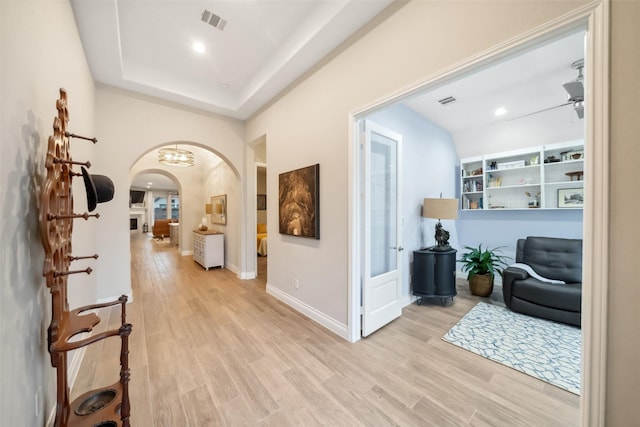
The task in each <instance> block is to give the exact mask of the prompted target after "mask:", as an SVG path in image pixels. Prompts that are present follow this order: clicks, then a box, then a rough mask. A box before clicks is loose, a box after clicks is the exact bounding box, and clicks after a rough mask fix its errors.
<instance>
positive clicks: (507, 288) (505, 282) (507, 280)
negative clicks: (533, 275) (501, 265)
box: [502, 267, 529, 307]
mask: <svg viewBox="0 0 640 427" xmlns="http://www.w3.org/2000/svg"><path fill="white" fill-rule="evenodd" d="M527 277H529V273H527V272H526V271H524V270H522V269H520V268H517V267H507V268H505V269H504V271H503V272H502V295H503V297H504V303H505V304H506V305H507V307H511V290H512V288H513V282H514V280H524V279H526V278H527Z"/></svg>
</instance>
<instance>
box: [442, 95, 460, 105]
mask: <svg viewBox="0 0 640 427" xmlns="http://www.w3.org/2000/svg"><path fill="white" fill-rule="evenodd" d="M456 101H457V99H455V98H454V97H453V96H447V97H446V98H442V99H439V100H438V102H439V103H440V104H441V105H449V104H453V103H454V102H456Z"/></svg>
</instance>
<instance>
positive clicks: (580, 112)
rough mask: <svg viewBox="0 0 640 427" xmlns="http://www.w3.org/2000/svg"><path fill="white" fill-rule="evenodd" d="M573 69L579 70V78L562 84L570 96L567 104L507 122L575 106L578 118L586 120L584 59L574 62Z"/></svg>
mask: <svg viewBox="0 0 640 427" xmlns="http://www.w3.org/2000/svg"><path fill="white" fill-rule="evenodd" d="M571 68H573V69H574V70H578V77H576V78H575V80H572V81H570V82H567V83H563V84H562V87H563V88H564V90H566V91H567V94H568V99H567V102H565V103H563V104H560V105H554V106H553V107H549V108H544V109H542V110H538V111H534V112H532V113H527V114H523V115H522V116H518V117H513V118H510V119H507V120H508V121H511V120H516V119H521V118H523V117H527V116H531V115H534V114H538V113H542V112H544V111H549V110H553V109H556V108H560V107H565V106H567V105H572V106H573V110H574V111H575V112H576V115H577V116H578V118H579V119H582V118H584V85H583V80H584V76H583V74H582V69H583V68H584V59H578V60H577V61H574V62H572V63H571Z"/></svg>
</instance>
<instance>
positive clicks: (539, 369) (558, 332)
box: [442, 302, 582, 395]
mask: <svg viewBox="0 0 640 427" xmlns="http://www.w3.org/2000/svg"><path fill="white" fill-rule="evenodd" d="M442 339H443V340H445V341H447V342H450V343H451V344H454V345H457V346H459V347H462V348H463V349H465V350H468V351H470V352H472V353H476V354H479V355H480V356H483V357H486V358H487V359H490V360H493V361H495V362H498V363H501V364H503V365H506V366H509V367H510V368H513V369H515V370H518V371H520V372H524V373H525V374H527V375H531V376H532V377H535V378H538V379H541V380H542V381H546V382H548V383H550V384H553V385H555V386H557V387H560V388H563V389H565V390H568V391H570V392H571V393H574V394H577V395H579V394H580V369H581V364H582V361H581V349H582V335H581V332H580V328H576V327H574V326H569V325H564V324H562V323H556V322H551V321H548V320H542V319H537V318H535V317H529V316H526V315H524V314H519V313H514V312H512V311H511V310H509V309H507V308H504V307H499V306H496V305H492V304H486V303H482V302H480V303H478V304H477V305H476V306H475V307H473V308H472V309H471V310H470V311H469V312H468V313H467V314H466V315H465V316H464V317H463V318H462V319H460V321H459V322H458V323H457V324H456V325H455V326H454V327H453V328H451V330H450V331H449V332H447V334H446V335H445V336H444V337H442Z"/></svg>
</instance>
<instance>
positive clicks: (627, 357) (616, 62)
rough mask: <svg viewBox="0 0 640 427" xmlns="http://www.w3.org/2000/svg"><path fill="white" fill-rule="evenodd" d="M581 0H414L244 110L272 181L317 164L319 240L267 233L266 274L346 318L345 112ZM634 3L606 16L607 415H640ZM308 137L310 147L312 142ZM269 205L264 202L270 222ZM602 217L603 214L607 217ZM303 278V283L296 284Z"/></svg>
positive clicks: (613, 419)
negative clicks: (256, 110) (277, 94)
mask: <svg viewBox="0 0 640 427" xmlns="http://www.w3.org/2000/svg"><path fill="white" fill-rule="evenodd" d="M584 3H585V2H577V1H576V2H573V1H567V2H562V1H558V2H539V1H517V2H501V1H496V2H488V1H469V2H464V1H457V2H426V1H418V2H412V3H410V4H408V5H407V6H405V7H404V8H402V9H401V10H400V11H398V12H397V13H396V14H395V15H394V16H392V17H391V18H390V19H388V20H387V21H386V22H384V23H382V25H380V26H379V27H377V28H376V29H374V30H373V31H372V32H371V33H369V34H367V35H366V36H365V37H364V38H363V39H361V40H360V41H358V42H356V43H355V44H354V45H352V46H351V47H350V48H348V49H347V50H346V51H345V52H343V53H342V54H341V55H338V56H337V57H336V58H335V59H334V60H333V61H331V62H330V63H328V64H327V65H326V66H324V67H323V68H321V69H320V70H319V71H317V72H316V73H315V74H314V75H312V76H311V77H310V78H308V79H307V80H305V81H304V82H302V83H300V84H299V85H298V86H297V87H295V88H294V89H292V90H291V91H290V92H289V93H288V94H286V95H285V96H283V97H282V98H281V99H280V100H278V101H277V102H275V103H274V104H273V105H271V106H270V107H269V108H268V109H266V110H265V111H263V112H261V113H260V114H258V115H256V116H255V117H253V118H252V119H251V120H249V122H248V125H247V134H248V140H251V139H254V138H256V137H258V136H260V135H262V134H266V136H267V139H268V141H269V144H268V147H267V155H268V158H269V170H268V177H267V179H268V188H269V192H270V193H275V192H276V191H277V175H278V174H279V173H282V172H284V171H286V170H291V169H294V168H298V167H301V166H306V165H308V164H312V163H316V162H318V163H320V165H321V186H320V188H321V197H322V204H321V240H320V241H319V242H307V241H302V240H299V239H298V240H296V239H291V238H286V237H282V236H275V237H276V238H275V239H270V242H269V251H270V256H269V284H270V285H271V286H274V287H276V288H278V289H279V290H280V291H281V292H283V293H286V294H289V295H291V296H292V297H293V298H296V299H298V300H300V301H302V302H304V303H305V304H308V305H310V306H311V307H313V308H314V309H316V310H318V311H320V312H322V313H324V314H325V315H327V316H329V317H331V318H333V319H335V320H336V321H338V322H340V323H342V322H346V314H347V272H348V265H347V262H348V259H347V256H346V250H347V237H346V236H347V231H348V230H347V224H346V221H345V218H346V216H347V203H348V200H347V199H348V194H347V188H346V185H345V183H346V181H347V179H348V176H347V174H346V171H347V169H348V164H347V163H348V147H349V141H348V129H347V116H348V114H349V112H350V111H353V110H355V109H358V108H360V107H362V106H364V105H367V104H368V103H371V102H373V101H374V100H376V99H380V98H381V97H385V96H388V95H389V94H391V93H394V92H395V91H397V90H399V89H401V88H403V87H407V86H408V85H412V84H413V83H414V82H416V81H418V80H421V79H423V78H425V77H426V76H429V75H431V74H432V73H435V72H438V71H440V70H442V69H444V68H446V67H448V66H451V65H453V64H455V63H457V62H458V61H461V60H463V59H465V58H468V57H470V56H472V55H474V54H477V53H479V52H481V51H482V50H484V49H487V48H490V47H492V46H494V45H497V44H499V43H500V42H502V41H504V40H507V39H509V38H512V37H514V36H516V35H518V34H522V33H524V32H526V31H527V30H529V29H532V28H534V27H536V26H538V25H541V24H543V23H545V22H548V21H550V20H552V19H553V18H555V17H558V16H561V15H562V14H564V13H566V12H568V11H570V10H572V9H574V8H578V7H580V6H581V5H583V4H584ZM639 8H640V3H639V2H636V1H614V2H613V17H612V18H613V19H612V24H611V28H612V32H613V34H612V35H613V39H612V59H613V61H612V76H611V81H612V130H611V131H612V137H611V149H612V153H611V154H612V157H611V160H612V166H611V191H612V193H611V203H612V205H611V218H612V221H611V224H610V225H609V227H610V230H611V242H612V249H611V273H610V277H611V282H610V293H609V295H610V304H609V307H610V312H609V345H608V369H609V376H608V383H607V393H608V397H607V411H606V413H607V425H609V426H627V425H634V423H636V422H637V420H638V419H640V405H637V401H638V398H639V392H638V385H639V384H640V369H638V367H637V360H640V344H638V343H640V332H639V328H638V326H639V325H640V321H639V320H640V319H639V316H640V315H639V314H638V313H640V310H638V305H639V304H640V287H639V286H638V278H637V269H636V268H634V263H635V262H636V261H635V254H636V252H637V251H636V250H634V248H635V247H636V246H637V242H638V241H639V240H640V239H639V237H640V236H639V230H640V227H638V226H637V219H636V218H635V217H636V214H635V213H636V212H638V210H639V209H638V208H639V206H638V205H639V204H640V202H639V200H640V199H639V198H637V197H635V196H634V194H635V193H636V192H635V191H634V190H635V187H637V186H636V185H635V183H634V179H633V176H634V174H635V173H637V169H638V168H637V158H638V157H640V156H639V155H638V152H639V151H640V148H639V146H640V144H638V142H637V141H638V139H637V135H639V134H640V129H639V126H640V125H638V120H637V117H638V114H639V109H638V107H637V105H638V104H637V100H638V98H639V97H640V91H639V90H638V77H637V74H638V73H637V70H638V69H639V68H640V60H639V58H638V55H639V52H640V49H638V46H640V39H639V37H640V32H639V31H638V30H637V28H638V26H639V25H640V11H639ZM309 147H313V148H314V149H313V150H309V149H308V148H309ZM276 215H277V212H272V213H270V214H269V218H268V221H269V225H270V228H271V229H274V227H276V226H277V218H276ZM603 226H607V225H603ZM294 278H298V279H299V280H300V283H301V286H300V289H299V290H295V289H294V287H293V280H294Z"/></svg>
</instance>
